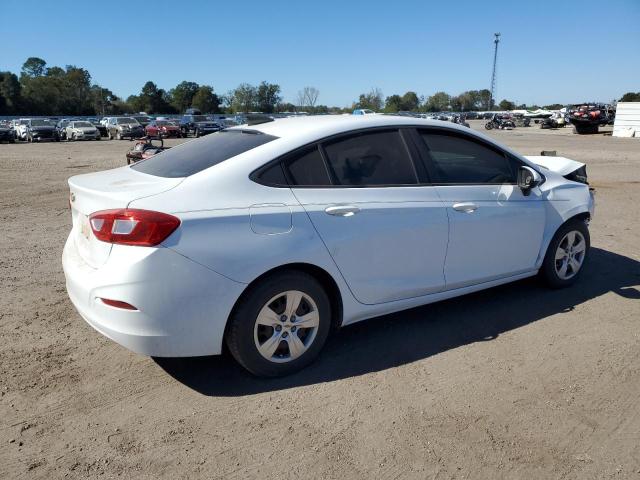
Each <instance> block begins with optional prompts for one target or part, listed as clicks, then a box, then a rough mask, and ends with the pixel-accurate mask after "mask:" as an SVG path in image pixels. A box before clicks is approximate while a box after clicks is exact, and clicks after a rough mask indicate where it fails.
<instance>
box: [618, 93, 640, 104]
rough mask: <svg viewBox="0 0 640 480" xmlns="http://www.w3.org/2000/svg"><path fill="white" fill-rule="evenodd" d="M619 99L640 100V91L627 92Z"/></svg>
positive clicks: (623, 100) (627, 100) (621, 100)
mask: <svg viewBox="0 0 640 480" xmlns="http://www.w3.org/2000/svg"><path fill="white" fill-rule="evenodd" d="M618 101H619V102H640V92H637V93H634V92H627V93H625V94H624V95H623V96H622V97H621V98H620V100H618Z"/></svg>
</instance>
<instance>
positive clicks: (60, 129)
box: [54, 118, 75, 142]
mask: <svg viewBox="0 0 640 480" xmlns="http://www.w3.org/2000/svg"><path fill="white" fill-rule="evenodd" d="M73 120H75V119H73V118H63V119H61V120H58V123H56V131H55V133H54V135H55V139H56V141H58V142H59V141H60V140H66V139H67V126H68V125H69V123H71V122H72V121H73Z"/></svg>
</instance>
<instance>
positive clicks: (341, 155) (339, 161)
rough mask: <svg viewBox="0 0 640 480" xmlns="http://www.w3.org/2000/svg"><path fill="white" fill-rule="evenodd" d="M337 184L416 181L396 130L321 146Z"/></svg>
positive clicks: (407, 183) (361, 135)
mask: <svg viewBox="0 0 640 480" xmlns="http://www.w3.org/2000/svg"><path fill="white" fill-rule="evenodd" d="M324 148H325V152H326V153H327V162H328V166H329V169H330V170H331V173H332V175H333V178H334V180H335V183H336V184H337V185H345V186H358V187H360V186H376V185H415V184H417V183H418V179H417V176H416V172H415V169H414V167H413V163H412V161H411V158H410V157H409V153H408V151H407V148H406V146H405V144H404V142H403V140H402V138H401V137H400V133H399V132H398V131H383V132H371V133H361V134H358V135H354V136H351V137H348V138H345V139H341V140H337V141H334V142H331V143H328V144H326V145H325V146H324Z"/></svg>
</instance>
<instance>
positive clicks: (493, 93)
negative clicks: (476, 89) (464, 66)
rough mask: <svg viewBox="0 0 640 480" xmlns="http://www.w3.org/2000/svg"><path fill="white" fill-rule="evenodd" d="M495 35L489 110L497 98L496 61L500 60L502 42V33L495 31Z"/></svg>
mask: <svg viewBox="0 0 640 480" xmlns="http://www.w3.org/2000/svg"><path fill="white" fill-rule="evenodd" d="M493 36H494V37H495V38H494V40H493V43H494V44H495V48H494V50H493V72H492V73H491V96H490V97H489V110H493V104H494V103H495V100H496V63H497V61H498V44H499V43H500V34H499V33H494V34H493Z"/></svg>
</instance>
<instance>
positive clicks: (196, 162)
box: [131, 130, 277, 178]
mask: <svg viewBox="0 0 640 480" xmlns="http://www.w3.org/2000/svg"><path fill="white" fill-rule="evenodd" d="M276 138H277V137H274V136H272V135H266V134H264V133H261V132H258V131H255V130H222V131H220V132H216V133H212V134H211V135H207V136H206V137H204V138H202V139H199V140H193V141H191V142H186V143H183V144H182V145H179V146H177V147H173V148H171V149H168V150H165V151H164V152H161V153H159V154H157V155H154V156H153V157H151V158H149V159H147V160H143V161H141V162H138V163H136V164H135V165H133V166H132V167H131V168H132V169H134V170H137V171H139V172H142V173H147V174H149V175H155V176H157V177H167V178H180V177H188V176H190V175H193V174H194V173H198V172H201V171H202V170H205V169H207V168H209V167H212V166H214V165H217V164H218V163H221V162H224V161H225V160H228V159H230V158H233V157H235V156H236V155H240V154H241V153H245V152H248V151H249V150H251V149H253V148H256V147H259V146H260V145H264V144H265V143H269V142H271V141H273V140H275V139H276Z"/></svg>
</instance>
